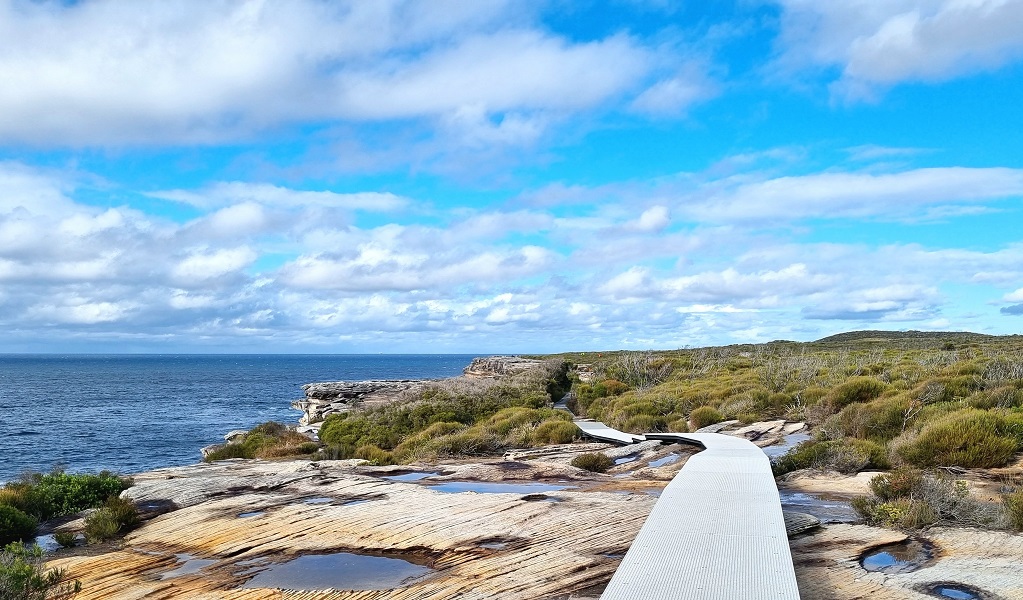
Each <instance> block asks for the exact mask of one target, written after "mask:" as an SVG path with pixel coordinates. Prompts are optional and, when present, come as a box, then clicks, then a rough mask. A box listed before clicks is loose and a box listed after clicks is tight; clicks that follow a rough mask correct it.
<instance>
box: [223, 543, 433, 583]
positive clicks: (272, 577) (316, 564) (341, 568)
mask: <svg viewBox="0 0 1023 600" xmlns="http://www.w3.org/2000/svg"><path fill="white" fill-rule="evenodd" d="M431 573H433V569H431V568H429V567H424V566H422V565H417V564H415V563H411V562H409V561H407V560H402V559H400V558H388V557H384V556H369V555H364V554H352V553H349V552H340V553H337V554H307V555H305V556H299V557H298V558H295V559H293V560H289V561H288V562H285V563H280V564H275V565H270V566H268V567H267V568H266V569H265V570H263V571H262V572H260V573H259V574H258V575H256V576H255V577H253V578H252V579H250V580H249V581H248V582H247V583H246V584H245V585H244V586H243V587H245V588H283V589H291V590H322V589H339V590H389V589H393V588H397V587H404V586H407V585H410V584H412V583H414V582H416V581H417V580H420V579H422V578H424V577H426V576H427V575H429V574H431Z"/></svg>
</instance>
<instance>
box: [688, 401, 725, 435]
mask: <svg viewBox="0 0 1023 600" xmlns="http://www.w3.org/2000/svg"><path fill="white" fill-rule="evenodd" d="M724 420H725V416H724V415H723V414H721V413H719V412H718V411H717V409H715V408H714V407H712V406H699V407H697V408H694V409H693V412H691V413H689V426H690V427H691V428H692V429H693V430H694V431H695V430H697V429H700V428H701V427H706V426H708V425H713V424H714V423H720V422H721V421H724Z"/></svg>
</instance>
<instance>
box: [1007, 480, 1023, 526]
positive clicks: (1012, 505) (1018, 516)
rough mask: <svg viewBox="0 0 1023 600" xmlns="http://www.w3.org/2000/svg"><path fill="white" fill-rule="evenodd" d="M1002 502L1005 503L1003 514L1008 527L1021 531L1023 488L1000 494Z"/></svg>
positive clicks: (1022, 524)
mask: <svg viewBox="0 0 1023 600" xmlns="http://www.w3.org/2000/svg"><path fill="white" fill-rule="evenodd" d="M1002 503H1003V504H1004V505H1005V515H1006V518H1007V520H1008V522H1009V527H1011V528H1012V529H1015V530H1016V531H1023V488H1021V489H1018V490H1016V491H1015V492H1013V493H1011V494H1005V495H1004V496H1002Z"/></svg>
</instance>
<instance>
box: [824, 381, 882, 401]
mask: <svg viewBox="0 0 1023 600" xmlns="http://www.w3.org/2000/svg"><path fill="white" fill-rule="evenodd" d="M887 387H888V386H887V385H885V383H884V382H883V381H878V380H877V379H874V378H873V377H851V378H849V379H848V380H846V381H844V382H842V383H840V384H839V385H837V386H835V387H834V388H832V389H831V391H830V392H829V393H828V395H827V401H828V402H829V403H830V404H831V405H832V406H833V407H834V408H835V409H841V408H844V407H846V406H848V405H850V404H852V403H854V402H870V401H871V400H873V399H875V398H877V397H879V396H880V395H881V394H883V393H884V391H885V389H887Z"/></svg>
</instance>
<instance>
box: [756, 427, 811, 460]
mask: <svg viewBox="0 0 1023 600" xmlns="http://www.w3.org/2000/svg"><path fill="white" fill-rule="evenodd" d="M811 437H812V436H811V435H810V434H808V433H792V434H789V435H786V436H785V437H783V438H782V442H781V443H780V444H775V445H773V446H768V447H766V448H761V450H763V451H764V454H766V455H767V457H768V458H770V459H771V460H774V459H776V458H778V457H779V456H781V455H783V454H785V453H786V452H788V451H789V450H791V449H793V448H795V447H796V446H798V445H799V444H801V443H803V442H805V441H806V440H808V439H810V438H811Z"/></svg>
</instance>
